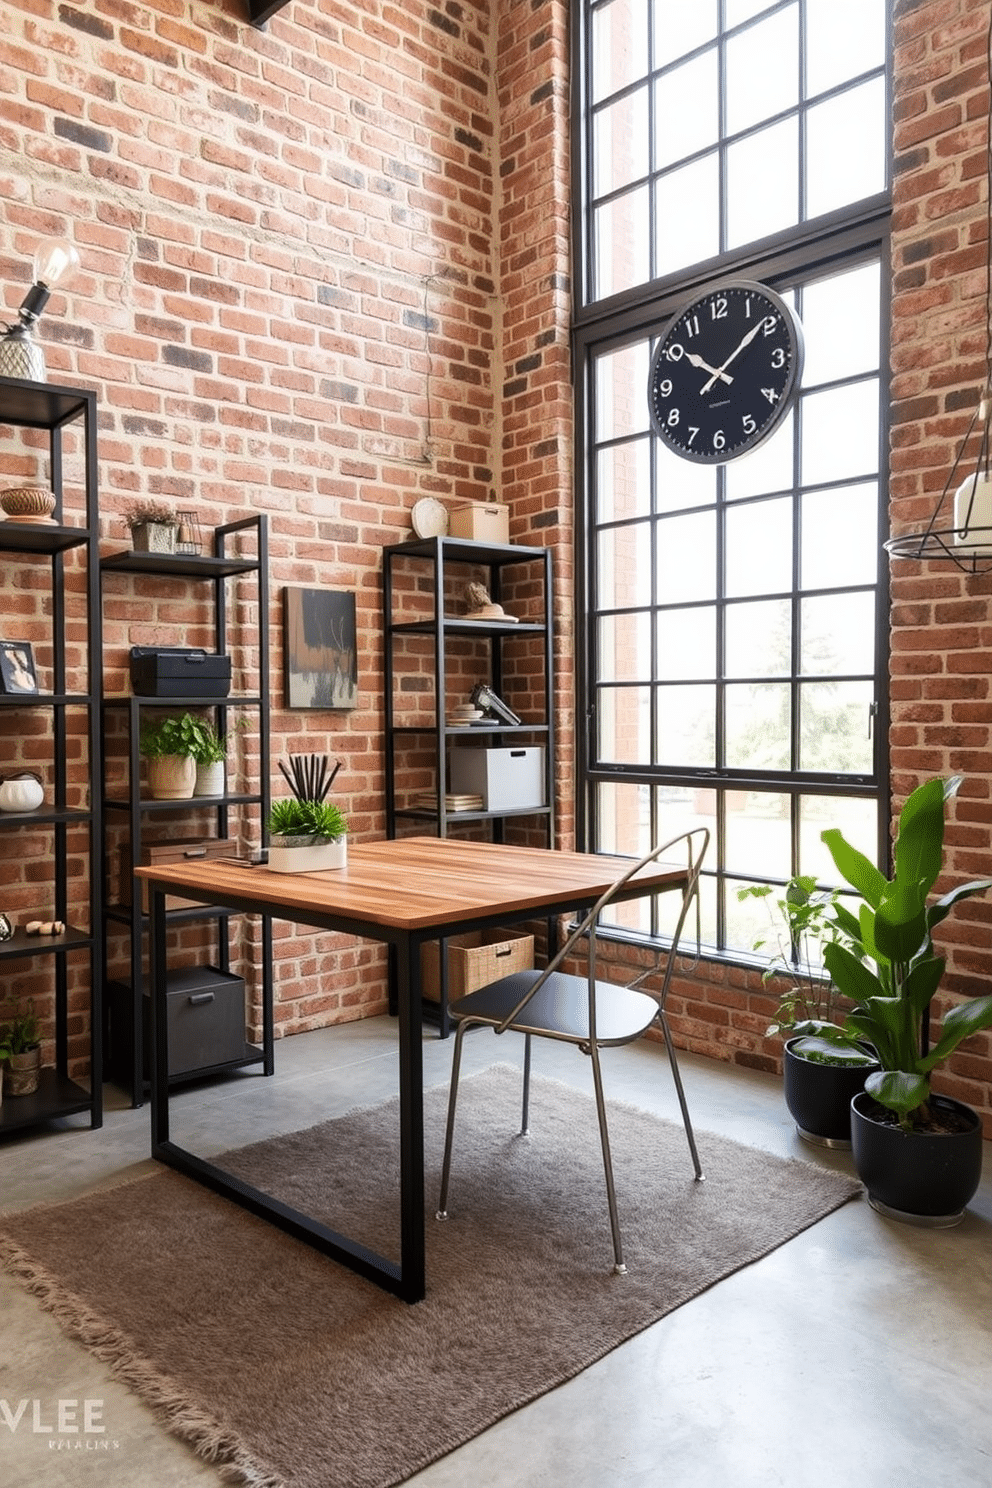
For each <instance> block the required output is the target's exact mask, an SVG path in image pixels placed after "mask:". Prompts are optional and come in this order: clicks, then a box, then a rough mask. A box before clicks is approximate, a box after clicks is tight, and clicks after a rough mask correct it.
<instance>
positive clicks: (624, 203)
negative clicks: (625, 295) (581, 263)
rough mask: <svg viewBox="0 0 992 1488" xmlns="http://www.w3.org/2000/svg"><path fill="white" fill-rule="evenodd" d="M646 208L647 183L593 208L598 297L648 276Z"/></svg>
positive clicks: (637, 282) (642, 281) (617, 292)
mask: <svg viewBox="0 0 992 1488" xmlns="http://www.w3.org/2000/svg"><path fill="white" fill-rule="evenodd" d="M648 210H649V197H648V189H647V187H646V186H642V187H640V188H639V189H638V190H636V191H630V192H628V193H627V195H626V196H621V197H618V198H617V200H616V201H613V202H607V203H605V205H603V206H601V207H597V208H596V211H595V213H594V219H595V232H596V291H595V292H596V294H597V296H599V297H600V298H605V297H606V296H607V295H612V294H619V293H620V291H621V290H624V289H632V288H633V286H634V285H635V284H643V283H644V282H645V281H646V279H647V278H648V273H649V268H650V259H649V252H648V235H647V233H646V232H645V231H644V224H645V223H646V222H647V220H648Z"/></svg>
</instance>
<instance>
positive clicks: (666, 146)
mask: <svg viewBox="0 0 992 1488" xmlns="http://www.w3.org/2000/svg"><path fill="white" fill-rule="evenodd" d="M717 82H718V79H717V54H716V49H715V48H712V47H711V48H710V50H709V51H707V52H704V53H703V54H702V56H701V57H696V58H694V59H693V61H691V62H686V63H684V64H683V66H681V67H675V68H673V69H672V70H671V72H666V73H664V74H663V75H662V76H661V77H660V78H659V79H658V82H657V84H656V86H655V95H654V109H655V161H654V163H655V166H656V167H660V166H663V165H671V164H672V162H673V161H676V160H682V159H684V158H685V156H687V155H695V154H696V152H697V151H698V150H703V149H705V148H706V146H707V145H713V144H715V143H716V141H717V139H718V138H719V135H720V106H719V105H720V100H719V94H718V91H717Z"/></svg>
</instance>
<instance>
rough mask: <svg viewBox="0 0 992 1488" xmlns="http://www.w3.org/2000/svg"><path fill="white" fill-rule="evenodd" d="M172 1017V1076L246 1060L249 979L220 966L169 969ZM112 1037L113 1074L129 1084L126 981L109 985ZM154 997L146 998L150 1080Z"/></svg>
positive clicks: (129, 1027)
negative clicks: (247, 981) (247, 990)
mask: <svg viewBox="0 0 992 1488" xmlns="http://www.w3.org/2000/svg"><path fill="white" fill-rule="evenodd" d="M166 1003H167V1007H168V1015H169V1016H168V1022H169V1077H170V1079H172V1078H174V1077H176V1076H188V1075H194V1074H196V1073H197V1072H198V1071H199V1070H204V1071H205V1070H211V1069H215V1068H216V1067H217V1066H218V1065H224V1064H230V1063H231V1062H232V1061H234V1060H243V1059H245V1058H246V1056H247V1055H248V1054H249V1052H250V1051H249V1049H248V1045H247V1044H246V1042H245V984H244V979H243V978H242V977H239V976H233V975H232V974H231V973H230V972H227V971H218V969H217V968H216V966H187V967H184V968H183V969H182V970H181V971H170V972H169V974H168V978H167V982H166ZM107 1004H108V1013H109V1024H110V1026H109V1038H108V1041H107V1069H108V1073H109V1075H110V1077H111V1079H114V1080H120V1081H121V1082H122V1083H124V1084H130V1080H131V1075H130V1068H131V1041H132V1038H133V1014H132V1008H133V1000H132V996H131V988H130V986H129V985H128V984H127V982H109V983H108V984H107ZM152 1017H153V1012H152V1000H151V996H150V994H149V993H148V992H147V991H146V992H145V994H144V998H143V1010H142V1019H143V1024H144V1027H143V1034H144V1038H143V1043H144V1065H145V1068H144V1074H145V1079H146V1080H147V1079H149V1078H150V1077H151V1047H152V1028H151V1020H152Z"/></svg>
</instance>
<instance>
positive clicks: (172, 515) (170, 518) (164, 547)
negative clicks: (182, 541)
mask: <svg viewBox="0 0 992 1488" xmlns="http://www.w3.org/2000/svg"><path fill="white" fill-rule="evenodd" d="M124 525H125V526H126V527H127V528H128V530H129V531H130V533H131V547H132V548H133V549H134V551H135V552H136V553H174V552H175V551H176V532H177V531H178V528H179V517H178V515H177V514H176V512H175V511H174V510H173V509H172V507H171V506H170V505H169V504H168V502H166V501H136V502H135V503H134V505H133V506H132V507H131V509H130V511H127V512H125V513H124Z"/></svg>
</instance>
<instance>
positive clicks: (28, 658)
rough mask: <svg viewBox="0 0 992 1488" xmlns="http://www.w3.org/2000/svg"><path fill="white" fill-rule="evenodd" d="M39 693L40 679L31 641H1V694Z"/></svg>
mask: <svg viewBox="0 0 992 1488" xmlns="http://www.w3.org/2000/svg"><path fill="white" fill-rule="evenodd" d="M37 691H38V677H37V674H36V672H35V669H34V651H33V650H32V648H31V643H30V641H0V692H2V693H5V694H16V693H28V692H37Z"/></svg>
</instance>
